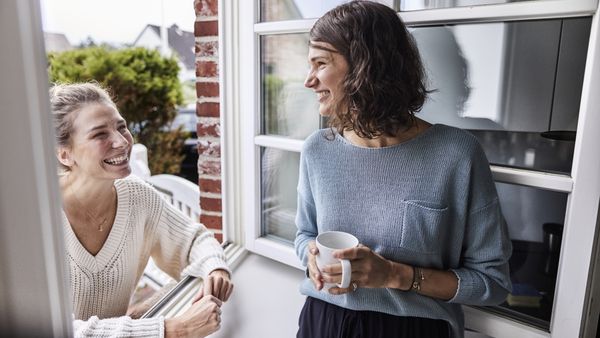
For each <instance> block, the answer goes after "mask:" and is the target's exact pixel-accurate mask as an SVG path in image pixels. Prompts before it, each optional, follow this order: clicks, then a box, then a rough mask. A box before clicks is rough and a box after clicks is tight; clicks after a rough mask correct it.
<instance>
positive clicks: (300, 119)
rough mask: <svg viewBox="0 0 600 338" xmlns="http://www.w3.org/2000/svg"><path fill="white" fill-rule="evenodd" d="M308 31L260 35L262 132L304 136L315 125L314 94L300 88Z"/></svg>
mask: <svg viewBox="0 0 600 338" xmlns="http://www.w3.org/2000/svg"><path fill="white" fill-rule="evenodd" d="M307 54H308V34H284V35H271V36H263V37H261V83H262V110H261V112H262V116H263V118H262V133H263V134H271V135H281V136H287V137H291V138H296V139H304V138H305V137H306V136H308V135H310V134H311V133H312V132H313V131H315V130H316V129H318V128H319V110H318V102H317V98H316V95H315V94H314V93H313V92H312V90H310V89H307V88H305V87H304V79H305V77H306V74H307V71H308V65H307V61H306V56H307Z"/></svg>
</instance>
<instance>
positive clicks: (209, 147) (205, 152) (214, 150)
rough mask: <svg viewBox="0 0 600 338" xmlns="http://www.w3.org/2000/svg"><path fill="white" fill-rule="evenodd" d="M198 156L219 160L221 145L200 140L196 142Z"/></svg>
mask: <svg viewBox="0 0 600 338" xmlns="http://www.w3.org/2000/svg"><path fill="white" fill-rule="evenodd" d="M198 155H201V156H211V157H216V158H220V157H221V144H220V143H218V142H211V141H209V140H203V139H200V140H198Z"/></svg>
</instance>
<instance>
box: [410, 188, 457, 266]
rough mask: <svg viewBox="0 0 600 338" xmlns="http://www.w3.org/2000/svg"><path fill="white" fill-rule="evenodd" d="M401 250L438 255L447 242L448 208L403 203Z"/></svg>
mask: <svg viewBox="0 0 600 338" xmlns="http://www.w3.org/2000/svg"><path fill="white" fill-rule="evenodd" d="M403 204H404V216H403V218H402V237H401V240H400V246H401V247H402V248H403V249H406V250H410V251H415V252H419V253H422V254H430V255H431V254H439V253H440V252H441V248H442V247H443V245H442V244H443V243H444V241H445V240H447V235H448V231H449V229H448V228H447V225H448V222H447V221H448V214H449V212H448V207H446V206H443V205H441V204H438V203H432V202H427V201H415V200H409V201H403Z"/></svg>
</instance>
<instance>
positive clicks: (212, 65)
mask: <svg viewBox="0 0 600 338" xmlns="http://www.w3.org/2000/svg"><path fill="white" fill-rule="evenodd" d="M196 76H200V77H217V76H219V70H218V68H217V63H216V62H212V61H198V62H196Z"/></svg>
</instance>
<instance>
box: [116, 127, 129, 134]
mask: <svg viewBox="0 0 600 338" xmlns="http://www.w3.org/2000/svg"><path fill="white" fill-rule="evenodd" d="M118 129H119V132H121V133H126V132H128V131H129V130H127V126H126V125H121V126H119V128H118Z"/></svg>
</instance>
